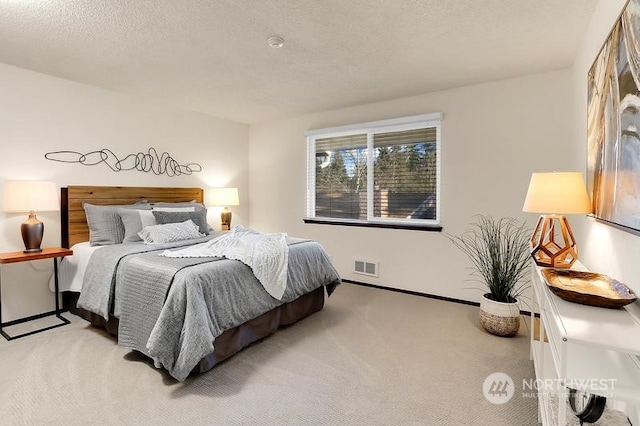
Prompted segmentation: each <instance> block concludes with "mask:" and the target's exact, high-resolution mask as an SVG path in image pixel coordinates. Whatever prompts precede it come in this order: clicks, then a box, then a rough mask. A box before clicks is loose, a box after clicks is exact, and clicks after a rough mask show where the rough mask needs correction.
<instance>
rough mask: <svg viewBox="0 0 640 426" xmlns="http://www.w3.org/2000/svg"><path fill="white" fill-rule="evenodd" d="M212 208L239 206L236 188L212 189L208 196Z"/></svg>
mask: <svg viewBox="0 0 640 426" xmlns="http://www.w3.org/2000/svg"><path fill="white" fill-rule="evenodd" d="M209 203H210V204H211V205H212V206H219V207H227V206H237V205H240V199H239V198H238V188H212V189H211V191H210V195H209Z"/></svg>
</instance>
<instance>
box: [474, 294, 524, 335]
mask: <svg viewBox="0 0 640 426" xmlns="http://www.w3.org/2000/svg"><path fill="white" fill-rule="evenodd" d="M486 296H487V295H486V294H485V295H484V296H482V300H481V301H480V325H482V328H484V329H485V330H487V331H488V332H489V333H491V334H495V335H496V336H514V335H515V334H516V333H517V332H518V330H519V329H520V307H519V306H518V303H517V302H516V303H503V302H496V301H494V300H491V299H489V298H488V297H486Z"/></svg>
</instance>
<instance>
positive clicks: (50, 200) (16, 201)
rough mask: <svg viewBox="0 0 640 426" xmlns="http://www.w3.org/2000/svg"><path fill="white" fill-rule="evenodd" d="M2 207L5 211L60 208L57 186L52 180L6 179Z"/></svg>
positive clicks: (53, 209)
mask: <svg viewBox="0 0 640 426" xmlns="http://www.w3.org/2000/svg"><path fill="white" fill-rule="evenodd" d="M2 208H3V210H4V211H5V212H7V213H19V212H29V211H40V212H43V211H57V210H60V200H59V198H58V188H57V187H56V185H55V184H54V183H53V182H43V181H34V180H10V181H7V182H5V184H4V191H3V203H2Z"/></svg>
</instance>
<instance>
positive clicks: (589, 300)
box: [542, 268, 636, 309]
mask: <svg viewBox="0 0 640 426" xmlns="http://www.w3.org/2000/svg"><path fill="white" fill-rule="evenodd" d="M542 274H543V275H544V278H545V281H546V282H547V285H548V286H549V289H550V290H551V291H552V292H553V293H554V294H556V295H557V296H558V297H560V298H562V299H564V300H568V301H569V302H575V303H581V304H583V305H590V306H599V307H602V308H614V309H615V308H621V307H623V306H625V305H628V304H629V303H633V302H634V301H635V300H636V296H635V295H634V294H633V292H632V291H631V290H630V289H629V288H628V287H627V286H626V285H624V284H622V283H621V282H620V281H617V280H614V279H612V278H610V277H608V276H606V275H603V274H598V273H595V272H582V271H573V270H570V269H552V268H546V269H543V270H542Z"/></svg>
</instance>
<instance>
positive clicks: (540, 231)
mask: <svg viewBox="0 0 640 426" xmlns="http://www.w3.org/2000/svg"><path fill="white" fill-rule="evenodd" d="M556 221H557V222H558V224H559V228H560V229H559V232H557V231H556V228H555V224H556ZM531 256H532V257H533V260H534V261H535V262H536V264H537V265H539V266H543V267H548V268H562V269H567V268H570V267H571V266H572V265H573V264H574V262H575V261H576V260H578V247H577V246H576V241H575V238H574V236H573V232H572V231H571V227H570V226H569V222H568V221H567V218H566V216H564V215H557V214H548V215H542V216H540V218H539V219H538V223H537V224H536V228H535V229H534V231H533V235H532V236H531Z"/></svg>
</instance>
